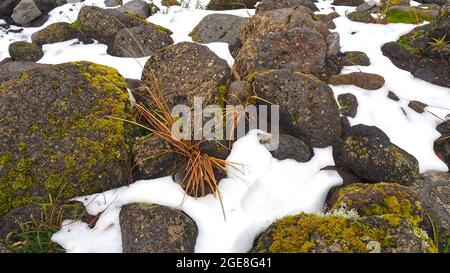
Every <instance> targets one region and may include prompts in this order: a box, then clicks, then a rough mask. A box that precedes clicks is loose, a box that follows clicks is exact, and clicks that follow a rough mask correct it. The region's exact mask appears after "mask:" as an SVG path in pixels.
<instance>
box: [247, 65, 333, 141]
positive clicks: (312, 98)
mask: <svg viewBox="0 0 450 273" xmlns="http://www.w3.org/2000/svg"><path fill="white" fill-rule="evenodd" d="M253 87H254V90H255V91H256V94H257V95H258V96H259V97H261V98H262V99H265V100H267V101H269V102H271V103H273V104H276V105H279V106H280V127H281V128H283V129H284V130H286V132H287V133H288V134H290V135H292V136H295V137H299V138H301V139H305V138H304V137H306V139H308V140H310V142H311V144H312V145H313V146H314V147H327V146H329V145H331V144H332V143H333V141H334V138H335V137H337V136H339V135H340V129H341V128H340V119H339V109H338V106H337V104H336V101H335V99H334V95H333V91H332V90H331V88H330V87H329V86H328V85H327V84H325V83H322V82H321V81H320V80H318V79H317V78H315V77H313V76H310V75H305V74H302V73H298V72H291V71H289V70H273V71H266V72H262V73H257V74H256V75H255V77H254V81H253Z"/></svg>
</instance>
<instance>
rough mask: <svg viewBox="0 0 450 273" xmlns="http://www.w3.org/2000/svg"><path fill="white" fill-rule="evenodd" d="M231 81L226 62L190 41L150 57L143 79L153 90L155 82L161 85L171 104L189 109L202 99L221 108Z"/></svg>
mask: <svg viewBox="0 0 450 273" xmlns="http://www.w3.org/2000/svg"><path fill="white" fill-rule="evenodd" d="M152 75H154V77H153V76H152ZM230 78H231V75H230V68H229V66H228V64H227V62H226V61H225V60H223V59H221V58H219V57H218V56H217V55H216V54H215V53H214V52H212V51H211V50H210V49H209V48H208V47H206V46H203V45H199V44H195V43H188V42H182V43H178V44H176V45H171V46H168V47H166V48H165V50H164V51H161V52H158V53H157V54H155V55H153V56H151V57H150V59H149V60H148V61H147V63H146V64H145V67H144V71H143V76H142V80H143V81H144V83H145V84H147V86H149V87H150V89H152V88H156V87H155V82H156V83H158V84H159V87H160V88H161V90H162V92H163V93H164V94H165V95H166V99H167V100H168V102H169V104H171V105H176V104H186V105H189V106H192V105H193V102H194V97H201V98H202V99H203V103H204V105H206V104H211V103H215V104H218V105H221V104H222V103H223V99H224V98H225V95H226V87H227V84H228V82H229V81H230ZM224 92H225V94H224Z"/></svg>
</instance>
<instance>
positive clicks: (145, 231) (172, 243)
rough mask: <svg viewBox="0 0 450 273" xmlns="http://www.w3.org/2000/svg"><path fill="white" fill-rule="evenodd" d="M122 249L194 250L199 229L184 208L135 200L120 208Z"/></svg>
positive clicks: (189, 251)
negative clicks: (172, 207)
mask: <svg viewBox="0 0 450 273" xmlns="http://www.w3.org/2000/svg"><path fill="white" fill-rule="evenodd" d="M120 228H121V232H122V247H123V252H124V253H193V252H194V247H195V242H196V239H197V234H198V229H197V225H196V224H195V222H194V221H193V220H192V219H191V218H190V217H189V216H188V215H187V214H185V213H184V212H182V211H179V210H175V209H171V208H169V207H165V206H160V205H153V204H145V203H134V204H127V205H124V206H123V207H122V210H121V211H120Z"/></svg>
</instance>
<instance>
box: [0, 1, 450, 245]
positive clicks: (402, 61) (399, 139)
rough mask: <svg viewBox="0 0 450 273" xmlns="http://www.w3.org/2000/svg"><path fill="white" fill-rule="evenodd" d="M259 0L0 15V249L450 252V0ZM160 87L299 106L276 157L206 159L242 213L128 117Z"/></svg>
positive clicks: (115, 4)
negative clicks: (204, 189) (196, 192)
mask: <svg viewBox="0 0 450 273" xmlns="http://www.w3.org/2000/svg"><path fill="white" fill-rule="evenodd" d="M194 2H195V3H194ZM257 2H258V1H254V0H234V1H227V0H211V1H182V2H181V3H180V2H179V1H177V0H169V1H167V0H163V1H153V2H152V1H147V0H146V1H143V0H131V1H122V0H86V1H82V0H6V1H3V2H2V3H0V116H1V118H0V253H3V252H65V251H67V252H185V253H186V252H209V251H210V252H221V251H222V252H223V251H225V252H315V253H320V252H385V253H399V252H420V253H428V252H448V250H449V244H450V174H449V172H448V171H449V166H450V121H449V113H450V104H449V102H450V65H449V62H450V40H449V39H450V33H449V32H450V17H449V15H448V13H449V11H450V5H449V3H448V1H446V0H426V1H423V3H420V2H422V1H419V2H413V1H409V0H406V1H405V0H401V1H400V0H391V1H384V0H382V1H369V2H365V1H364V0H358V1H356V0H334V1H333V2H332V1H328V0H319V1H314V0H289V1H277V0H262V1H260V2H259V4H257V5H256V3H257ZM255 5H256V6H255ZM155 79H156V81H155ZM155 82H158V83H159V84H158V88H161V90H162V91H163V93H164V94H165V96H166V99H167V102H168V104H169V105H175V104H178V103H185V104H187V105H192V100H193V98H194V97H195V96H201V97H203V100H204V103H205V104H216V105H218V106H222V107H223V106H224V104H226V103H227V102H228V103H230V102H232V103H233V104H244V103H249V102H251V103H258V104H267V102H271V103H273V104H276V105H279V106H280V109H281V110H280V114H281V117H280V128H281V136H280V145H279V147H278V149H277V150H275V151H271V152H269V150H268V149H267V147H268V146H270V143H269V142H270V138H269V137H268V136H269V135H268V134H267V133H263V132H258V131H251V132H250V133H249V134H248V135H247V136H246V137H244V138H242V139H239V140H237V141H236V142H234V145H233V147H232V149H230V150H228V149H223V148H222V146H220V145H219V144H217V143H214V142H207V143H206V144H204V147H202V152H204V153H206V154H209V155H211V156H212V155H214V156H216V157H218V158H221V159H227V160H229V162H237V163H239V164H242V170H236V169H235V168H232V167H231V166H228V167H227V174H226V175H224V174H221V176H220V177H221V178H222V177H223V179H222V181H221V182H220V184H219V187H220V191H221V194H222V202H223V204H222V205H223V207H221V206H220V204H219V202H218V200H217V198H215V197H214V196H213V195H212V194H209V195H206V194H205V196H203V197H202V198H198V199H196V198H193V197H191V196H186V195H185V194H184V190H183V187H182V185H180V184H179V183H177V182H179V180H180V179H179V177H180V176H183V174H184V172H183V170H184V169H183V167H184V166H186V158H184V157H182V156H180V155H179V154H177V153H176V152H175V151H173V150H174V149H173V147H172V146H171V144H170V143H166V142H165V141H164V140H162V139H161V138H159V137H158V136H156V135H149V134H148V132H146V131H145V130H142V129H140V128H138V127H136V126H134V125H133V124H131V123H130V122H124V120H127V121H131V122H142V121H141V120H140V119H139V116H137V115H136V108H135V107H134V105H135V103H136V102H138V103H142V104H144V105H147V107H149V108H150V109H151V108H152V107H154V106H152V105H149V104H148V97H146V96H148V94H147V93H146V87H149V88H150V89H153V88H156V86H155ZM255 97H257V98H258V101H255V100H254V98H255ZM111 117H113V118H111ZM171 149H172V150H171ZM161 150H169V151H171V152H167V153H164V154H161V153H160V152H159V151H161ZM244 166H245V167H244ZM222 209H223V210H224V211H223V212H222ZM224 217H226V220H225V219H224ZM218 234H220V236H217V235H218ZM218 237H220V238H218Z"/></svg>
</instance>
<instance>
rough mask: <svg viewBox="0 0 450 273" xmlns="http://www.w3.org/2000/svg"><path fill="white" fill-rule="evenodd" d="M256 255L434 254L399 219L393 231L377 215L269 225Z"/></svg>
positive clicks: (305, 217) (300, 218) (299, 218)
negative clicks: (333, 253)
mask: <svg viewBox="0 0 450 273" xmlns="http://www.w3.org/2000/svg"><path fill="white" fill-rule="evenodd" d="M252 252H259V253H308V252H309V253H330V252H338V253H340V252H352V253H368V252H382V253H396V252H410V253H416V252H436V248H435V246H434V245H433V243H432V242H431V241H430V239H429V238H428V237H427V235H426V233H425V232H423V231H422V230H421V229H418V228H414V227H412V226H411V225H410V224H409V222H408V221H407V220H406V219H404V218H400V222H399V225H398V226H397V227H395V228H393V227H392V226H391V225H390V224H389V223H388V221H387V220H386V219H384V218H383V217H381V216H370V217H356V218H348V217H343V216H333V215H330V216H320V215H314V214H304V213H302V214H299V215H295V216H287V217H284V218H282V219H280V220H278V221H276V222H275V223H273V224H272V225H271V226H270V227H269V228H268V229H267V230H266V231H264V232H263V233H262V235H261V236H260V237H259V238H258V239H257V240H256V242H255V244H254V247H253V249H252Z"/></svg>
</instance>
